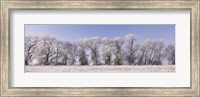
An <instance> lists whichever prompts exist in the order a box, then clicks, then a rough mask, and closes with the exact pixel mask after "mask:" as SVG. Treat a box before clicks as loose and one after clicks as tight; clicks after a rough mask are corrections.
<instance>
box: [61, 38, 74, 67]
mask: <svg viewBox="0 0 200 97" xmlns="http://www.w3.org/2000/svg"><path fill="white" fill-rule="evenodd" d="M61 50H62V57H61V60H62V63H63V65H68V64H69V60H70V55H71V50H72V44H71V43H70V42H68V41H64V42H63V43H62V47H61Z"/></svg>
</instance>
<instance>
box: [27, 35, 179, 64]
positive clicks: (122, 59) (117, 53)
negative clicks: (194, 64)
mask: <svg viewBox="0 0 200 97" xmlns="http://www.w3.org/2000/svg"><path fill="white" fill-rule="evenodd" d="M162 64H170V65H174V64H175V44H174V43H173V44H168V45H165V43H164V42H163V41H151V40H145V41H144V42H143V43H142V44H136V36H135V35H134V34H128V35H126V36H125V38H120V37H115V38H114V39H112V40H111V39H107V38H103V39H100V38H98V37H92V38H83V39H79V40H78V41H77V42H74V43H71V42H69V41H59V40H57V39H56V38H53V37H49V36H43V37H33V36H26V37H25V65H162Z"/></svg>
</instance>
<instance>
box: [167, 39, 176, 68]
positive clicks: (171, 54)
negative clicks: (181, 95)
mask: <svg viewBox="0 0 200 97" xmlns="http://www.w3.org/2000/svg"><path fill="white" fill-rule="evenodd" d="M165 54H166V58H167V60H168V64H170V65H175V43H173V44H169V45H168V46H167V47H166V48H165Z"/></svg>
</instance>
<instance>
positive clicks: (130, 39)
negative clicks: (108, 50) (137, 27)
mask: <svg viewBox="0 0 200 97" xmlns="http://www.w3.org/2000/svg"><path fill="white" fill-rule="evenodd" d="M125 40H126V42H127V45H126V50H127V51H126V61H127V63H128V64H129V65H135V64H136V59H137V56H136V51H137V49H138V46H136V45H135V41H136V36H135V35H134V34H128V35H126V36H125Z"/></svg>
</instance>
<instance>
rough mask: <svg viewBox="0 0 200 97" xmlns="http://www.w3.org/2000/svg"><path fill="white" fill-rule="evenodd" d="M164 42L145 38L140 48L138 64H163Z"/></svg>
mask: <svg viewBox="0 0 200 97" xmlns="http://www.w3.org/2000/svg"><path fill="white" fill-rule="evenodd" d="M163 48H164V43H163V42H162V41H149V40H145V41H144V43H143V44H142V46H141V48H140V56H139V60H138V63H137V64H138V65H162V58H163Z"/></svg>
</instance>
